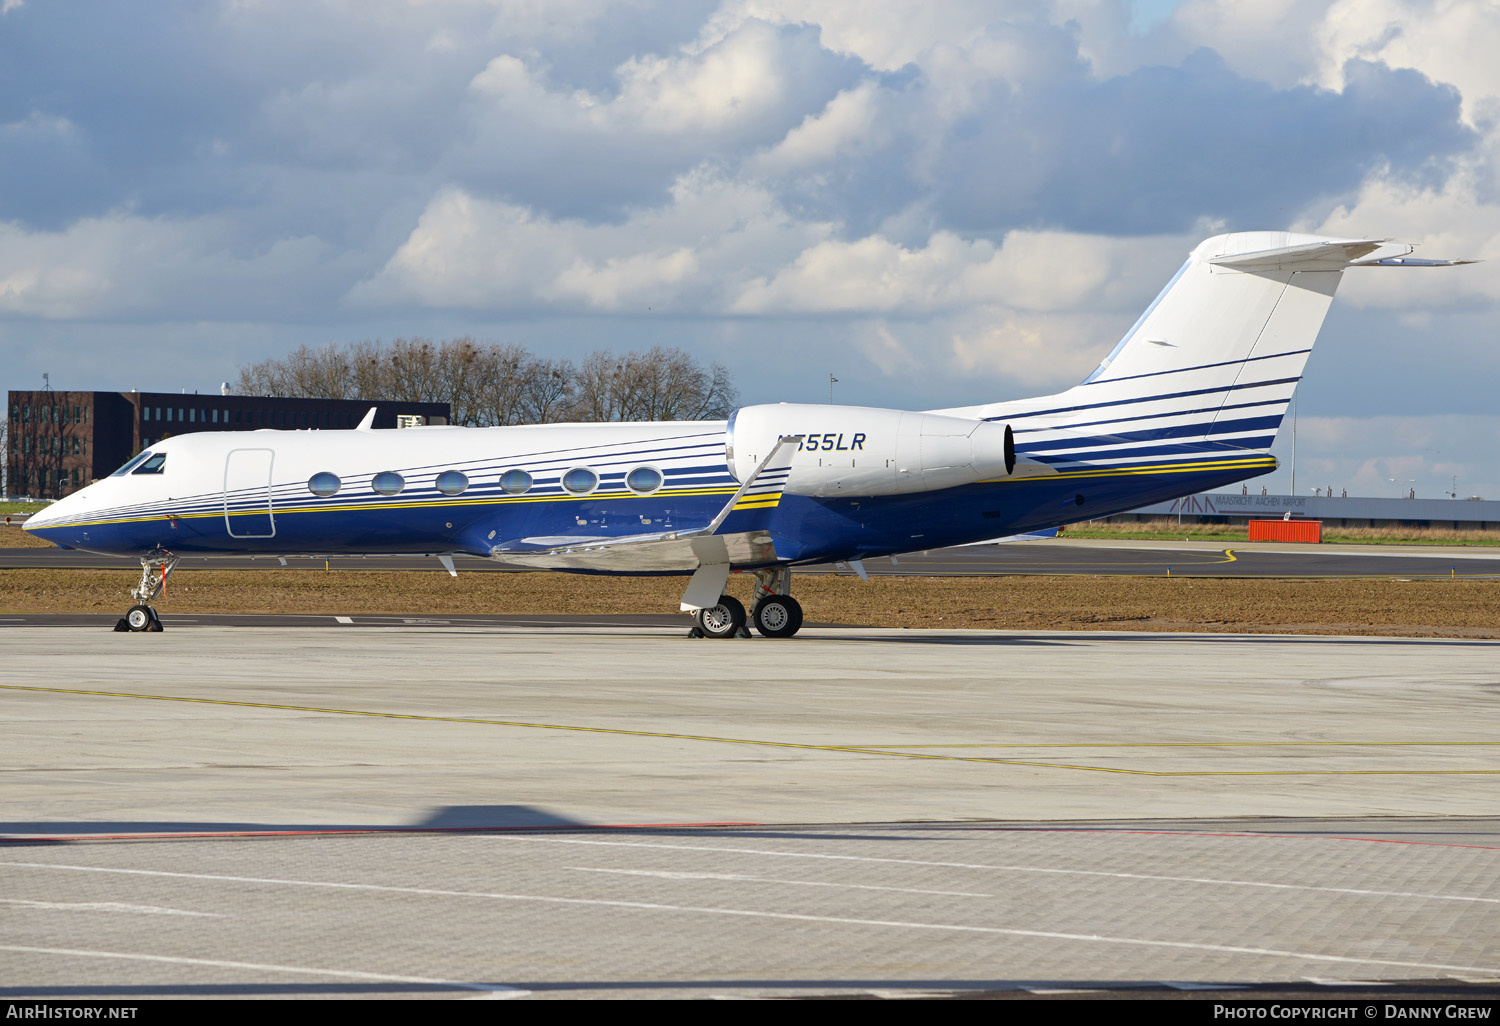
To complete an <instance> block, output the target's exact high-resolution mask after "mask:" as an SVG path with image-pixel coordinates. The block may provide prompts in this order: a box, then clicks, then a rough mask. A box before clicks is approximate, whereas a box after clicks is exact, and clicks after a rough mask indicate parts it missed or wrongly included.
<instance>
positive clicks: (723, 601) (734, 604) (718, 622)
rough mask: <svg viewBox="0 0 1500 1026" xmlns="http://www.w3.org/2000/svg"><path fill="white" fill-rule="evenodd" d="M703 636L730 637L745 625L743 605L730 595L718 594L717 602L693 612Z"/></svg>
mask: <svg viewBox="0 0 1500 1026" xmlns="http://www.w3.org/2000/svg"><path fill="white" fill-rule="evenodd" d="M694 619H696V620H697V621H698V629H699V630H701V631H702V632H703V634H704V636H705V637H709V638H732V637H734V636H735V635H736V634H738V633H739V632H740V630H741V629H742V628H743V627H744V626H745V607H744V606H743V605H742V604H741V603H740V600H739V599H737V598H735V597H734V596H732V595H720V596H719V604H718V605H716V606H709V607H708V608H706V609H700V610H698V612H697V613H695V614H694Z"/></svg>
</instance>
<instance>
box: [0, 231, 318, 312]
mask: <svg viewBox="0 0 1500 1026" xmlns="http://www.w3.org/2000/svg"><path fill="white" fill-rule="evenodd" d="M228 229H229V226H228V224H227V223H226V222H225V221H223V220H222V219H219V218H202V219H196V220H173V219H169V218H147V217H141V216H139V215H136V214H132V213H128V212H116V213H111V214H107V215H105V216H103V217H93V218H83V219H80V220H78V221H76V222H74V223H73V224H71V225H69V226H68V228H67V229H66V230H63V231H54V232H49V231H31V230H28V229H27V228H25V227H23V226H21V225H17V224H14V223H5V222H0V312H3V313H6V314H10V315H19V316H24V317H36V318H42V319H47V320H79V319H93V318H101V317H124V318H134V317H139V316H148V315H149V316H156V317H160V316H162V314H163V313H164V312H167V311H170V312H171V316H174V317H187V318H192V317H197V316H205V315H206V314H207V313H208V311H213V312H214V314H215V315H218V316H243V315H245V314H246V313H247V312H249V311H252V310H253V311H254V312H255V313H256V314H257V315H260V316H265V317H268V318H270V319H275V318H276V317H277V316H279V315H284V314H285V313H286V312H287V307H288V305H294V304H292V303H291V302H290V301H293V300H295V299H305V297H306V295H307V293H308V291H309V290H312V291H316V290H317V289H319V288H321V287H326V282H327V279H328V277H329V275H330V273H333V274H335V275H337V274H343V275H347V274H348V272H347V271H340V270H339V266H340V263H341V258H340V257H339V255H338V254H336V253H334V252H332V251H330V249H329V248H328V247H326V246H325V245H324V244H322V243H321V242H319V241H318V240H316V239H312V238H306V237H304V238H286V239H277V240H275V241H273V242H271V243H269V244H267V245H263V246H259V247H256V248H255V249H254V250H253V251H251V252H247V253H238V254H237V253H234V252H231V251H230V250H229V249H228V248H227V246H226V236H227V234H228Z"/></svg>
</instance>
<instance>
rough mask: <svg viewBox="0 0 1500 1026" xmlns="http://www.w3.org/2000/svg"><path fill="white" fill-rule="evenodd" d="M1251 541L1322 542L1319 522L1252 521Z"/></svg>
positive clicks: (1321, 525) (1321, 524) (1321, 530)
mask: <svg viewBox="0 0 1500 1026" xmlns="http://www.w3.org/2000/svg"><path fill="white" fill-rule="evenodd" d="M1250 540H1251V541H1253V542H1254V541H1274V542H1320V541H1322V540H1323V521H1321V520H1252V521H1250Z"/></svg>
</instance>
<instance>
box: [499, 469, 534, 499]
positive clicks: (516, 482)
mask: <svg viewBox="0 0 1500 1026" xmlns="http://www.w3.org/2000/svg"><path fill="white" fill-rule="evenodd" d="M500 487H501V488H503V489H505V490H506V491H507V492H510V494H512V495H524V494H525V493H527V492H529V491H530V490H531V475H530V474H528V473H526V471H524V470H507V471H506V472H505V473H503V474H501V475H500Z"/></svg>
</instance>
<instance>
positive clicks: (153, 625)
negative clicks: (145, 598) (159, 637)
mask: <svg viewBox="0 0 1500 1026" xmlns="http://www.w3.org/2000/svg"><path fill="white" fill-rule="evenodd" d="M161 629H162V628H161V618H160V617H158V616H157V615H156V610H154V609H152V608H151V607H150V606H131V607H130V609H129V611H128V612H126V614H125V615H124V616H123V617H121V618H120V622H119V623H117V624H115V630H117V631H132V632H140V631H153V632H155V631H160V630H161Z"/></svg>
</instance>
